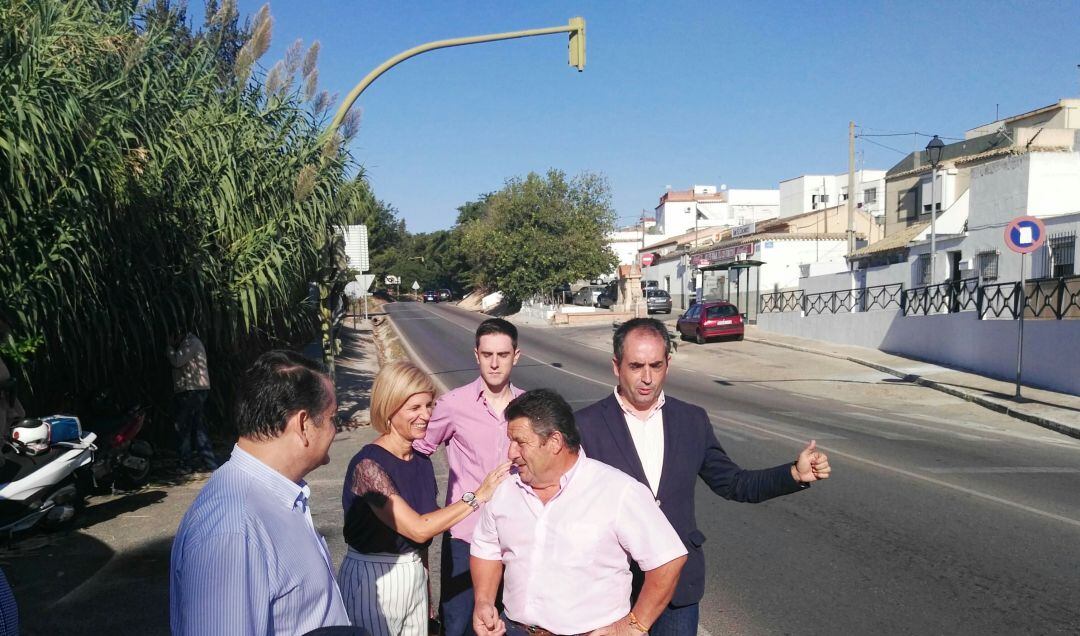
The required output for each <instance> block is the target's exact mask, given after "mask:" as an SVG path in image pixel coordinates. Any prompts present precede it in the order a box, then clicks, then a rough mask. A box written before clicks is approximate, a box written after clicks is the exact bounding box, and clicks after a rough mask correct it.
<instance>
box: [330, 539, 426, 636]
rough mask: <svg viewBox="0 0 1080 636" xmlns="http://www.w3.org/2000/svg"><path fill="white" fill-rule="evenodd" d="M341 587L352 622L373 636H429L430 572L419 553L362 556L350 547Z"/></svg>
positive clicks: (339, 577) (341, 573)
mask: <svg viewBox="0 0 1080 636" xmlns="http://www.w3.org/2000/svg"><path fill="white" fill-rule="evenodd" d="M338 585H339V586H340V587H341V596H342V598H343V599H344V600H345V611H347V612H348V613H349V619H350V620H351V621H352V623H353V625H356V626H357V627H363V628H364V629H366V630H368V631H369V632H371V634H372V636H426V635H427V631H428V590H427V570H426V569H425V568H424V564H423V563H422V562H421V561H420V555H419V554H417V553H415V552H413V553H410V554H361V553H360V552H356V551H355V550H353V549H352V548H349V552H348V554H346V555H345V560H344V561H342V563H341V569H340V570H339V571H338Z"/></svg>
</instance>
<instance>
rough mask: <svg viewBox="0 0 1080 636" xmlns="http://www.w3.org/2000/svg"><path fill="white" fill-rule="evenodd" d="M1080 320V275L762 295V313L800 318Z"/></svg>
mask: <svg viewBox="0 0 1080 636" xmlns="http://www.w3.org/2000/svg"><path fill="white" fill-rule="evenodd" d="M1021 305H1023V307H1024V311H1025V313H1024V318H1033V319H1043V320H1061V319H1066V318H1080V276H1069V277H1064V278H1043V279H1037V280H1031V281H1027V283H1026V285H1025V288H1024V290H1023V292H1021V289H1020V283H1018V282H1014V283H987V284H985V285H980V284H979V281H978V279H977V278H967V279H964V280H958V281H948V282H945V283H939V284H937V285H926V286H922V287H912V288H909V289H905V288H904V285H903V284H902V283H894V284H892V285H877V286H874V287H860V288H857V289H840V290H836V291H829V292H818V293H813V294H808V293H805V292H804V291H802V290H795V291H785V292H775V293H771V294H762V295H761V297H760V300H759V304H758V311H759V312H760V313H763V314H768V313H782V312H794V311H798V312H801V313H802V314H803V315H805V316H813V315H817V314H839V313H851V312H866V311H880V310H885V309H899V310H900V312H901V313H902V314H903V315H905V316H931V315H937V314H954V313H959V312H963V311H974V312H976V313H977V315H978V317H979V319H980V320H994V319H999V320H1013V319H1016V317H1017V316H1019V315H1020V307H1021Z"/></svg>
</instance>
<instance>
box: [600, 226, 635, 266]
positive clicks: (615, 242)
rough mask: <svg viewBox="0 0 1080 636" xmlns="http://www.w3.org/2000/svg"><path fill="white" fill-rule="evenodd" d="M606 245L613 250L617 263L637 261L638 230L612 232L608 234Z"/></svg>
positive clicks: (625, 263)
mask: <svg viewBox="0 0 1080 636" xmlns="http://www.w3.org/2000/svg"><path fill="white" fill-rule="evenodd" d="M608 246H609V247H610V248H611V251H613V252H615V257H616V258H618V259H619V263H618V264H619V265H632V264H634V263H637V259H638V250H640V249H641V233H640V232H613V233H611V234H609V235H608Z"/></svg>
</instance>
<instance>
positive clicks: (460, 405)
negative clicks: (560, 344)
mask: <svg viewBox="0 0 1080 636" xmlns="http://www.w3.org/2000/svg"><path fill="white" fill-rule="evenodd" d="M522 393H523V391H522V390H521V389H519V388H517V387H516V386H514V385H513V384H511V385H510V394H511V395H513V396H514V397H517V396H519V395H521V394H522ZM444 443H445V444H446V460H447V463H448V464H450V480H449V484H448V488H447V490H446V505H450V504H452V503H454V502H455V501H458V500H459V499H461V495H463V494H465V493H466V492H469V491H475V490H476V489H477V488H479V487H480V483H481V482H483V481H484V477H487V475H488V473H490V472H491V471H493V470H495V468H497V467H498V466H499V464H501V463H503V462H505V461H506V451H507V449H508V448H509V446H510V441H509V439H508V438H507V437H506V418H504V417H503V414H502V413H496V412H495V411H494V410H492V408H491V407H490V406H488V403H487V399H485V398H484V379H483V378H480V377H477V378H476V380H475V381H474V382H470V383H469V384H466V385H465V386H461V387H458V388H456V389H454V390H453V391H450V392H449V393H447V394H446V395H444V396H442V397H441V398H439V400H438V401H437V402H436V403H435V410H434V411H433V412H432V414H431V421H430V422H428V429H427V435H425V436H424V439H418V440H416V441H415V442H413V448H415V449H416V450H417V451H419V452H421V453H424V454H425V455H431V454H432V453H434V452H435V450H436V449H437V448H439V446H440V445H441V444H444ZM478 516H479V515H477V514H476V513H473V514H471V515H469V516H468V517H465V518H464V519H462V520H461V521H459V522H457V524H456V525H454V526H453V527H452V528H450V535H451V536H452V537H454V538H455V539H461V540H462V541H472V535H473V528H475V527H476V518H477V517H478Z"/></svg>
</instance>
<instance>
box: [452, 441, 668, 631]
mask: <svg viewBox="0 0 1080 636" xmlns="http://www.w3.org/2000/svg"><path fill="white" fill-rule="evenodd" d="M470 552H471V554H472V556H474V557H477V558H480V559H487V560H489V561H502V562H503V566H504V567H505V570H504V573H505V582H504V587H503V604H504V606H505V608H506V615H507V616H508V617H509V618H510V619H511V620H514V621H517V622H519V623H525V624H526V625H537V626H540V627H543V628H544V629H547V630H549V631H552V632H554V633H556V634H580V633H584V632H588V631H590V630H593V629H596V628H598V627H603V626H605V625H610V624H611V623H614V622H615V621H617V620H619V619H620V618H622V617H624V616H626V614H627V613H629V611H630V586H631V578H632V577H631V574H630V564H629V561H628V559H627V556H628V555H629V557H630V558H632V559H633V560H634V561H636V562H637V564H638V566H640V567H641V569H642V570H652V569H655V568H658V567H660V566H661V565H664V564H665V563H668V562H670V561H672V560H674V559H677V558H679V557H680V556H683V555H685V554H686V548H685V547H684V546H683V542H682V541H681V540H680V539H679V535H677V534H676V533H675V530H674V529H673V528H672V527H671V524H670V523H668V520H667V518H666V517H664V514H663V513H662V512H660V507H659V506H657V505H656V501H655V500H654V499H653V496H652V493H651V492H649V489H648V488H647V487H645V486H644V485H642V484H640V483H638V482H637V481H636V480H634V479H633V478H632V477H629V476H628V475H626V474H625V473H623V472H622V471H620V470H617V469H615V468H612V467H610V466H608V465H606V464H603V463H601V462H598V461H595V460H592V459H589V458H587V457H585V455H584V453H581V455H580V456H579V458H578V460H577V462H576V463H575V464H574V466H573V467H572V468H571V469H570V470H569V471H567V473H566V474H565V475H563V477H562V479H561V480H560V482H559V492H558V493H557V494H556V495H555V496H554V497H552V498H551V500H549V501H548V502H547V504H546V505H545V504H543V503H541V501H540V498H539V497H537V496H536V494H535V493H534V492H533V490H532V488H530V487H528V486H527V485H525V484H524V483H522V481H521V479H520V478H519V477H518V476H517V475H516V474H515V475H512V476H511V477H510V478H509V479H507V480H506V481H505V482H503V483H502V484H500V485H499V487H498V489H496V491H495V496H494V497H493V498H492V500H491V501H490V502H488V503H487V504H486V505H484V506H483V508H481V510H480V522H479V524H478V525H477V526H476V532H475V533H474V534H473V541H472V548H471V550H470Z"/></svg>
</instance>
